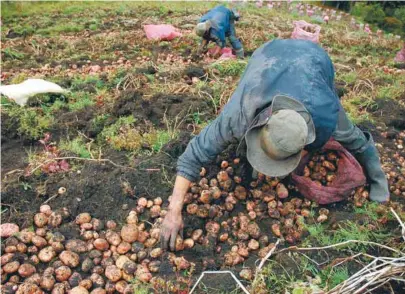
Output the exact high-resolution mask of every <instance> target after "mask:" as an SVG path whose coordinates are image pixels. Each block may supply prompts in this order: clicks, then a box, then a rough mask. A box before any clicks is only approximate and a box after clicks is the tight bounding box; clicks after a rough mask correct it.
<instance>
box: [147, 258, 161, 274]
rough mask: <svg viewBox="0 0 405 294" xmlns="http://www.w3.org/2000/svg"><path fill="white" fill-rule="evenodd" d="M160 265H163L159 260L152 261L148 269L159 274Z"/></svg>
mask: <svg viewBox="0 0 405 294" xmlns="http://www.w3.org/2000/svg"><path fill="white" fill-rule="evenodd" d="M160 264H161V262H160V261H159V260H154V261H151V262H150V263H149V264H148V269H149V271H150V272H152V273H157V272H159V269H160Z"/></svg>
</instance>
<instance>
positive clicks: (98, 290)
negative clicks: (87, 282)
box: [90, 288, 107, 294]
mask: <svg viewBox="0 0 405 294" xmlns="http://www.w3.org/2000/svg"><path fill="white" fill-rule="evenodd" d="M106 293H107V291H106V290H104V289H103V288H95V289H93V290H92V291H91V292H90V294H106Z"/></svg>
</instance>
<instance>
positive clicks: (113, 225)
mask: <svg viewBox="0 0 405 294" xmlns="http://www.w3.org/2000/svg"><path fill="white" fill-rule="evenodd" d="M106 227H107V229H109V230H114V229H115V228H116V227H117V223H116V222H115V221H113V220H109V221H107V223H106Z"/></svg>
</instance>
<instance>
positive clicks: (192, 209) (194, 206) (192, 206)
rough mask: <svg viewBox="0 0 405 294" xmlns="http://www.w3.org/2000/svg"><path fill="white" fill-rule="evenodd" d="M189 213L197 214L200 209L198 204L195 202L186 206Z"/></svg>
mask: <svg viewBox="0 0 405 294" xmlns="http://www.w3.org/2000/svg"><path fill="white" fill-rule="evenodd" d="M186 210H187V213H188V214H190V215H193V214H196V213H197V211H198V205H197V204H195V203H191V204H188V205H187V207H186Z"/></svg>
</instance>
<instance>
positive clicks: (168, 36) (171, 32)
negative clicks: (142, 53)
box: [143, 24, 182, 41]
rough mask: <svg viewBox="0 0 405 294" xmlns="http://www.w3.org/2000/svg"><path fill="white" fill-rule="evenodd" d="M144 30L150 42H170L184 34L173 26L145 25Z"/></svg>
mask: <svg viewBox="0 0 405 294" xmlns="http://www.w3.org/2000/svg"><path fill="white" fill-rule="evenodd" d="M143 29H144V31H145V33H146V37H147V38H148V39H149V40H151V39H152V40H166V41H170V40H173V39H174V38H177V37H180V36H181V35H182V34H181V33H180V31H179V30H178V29H176V28H175V27H174V26H172V25H166V24H162V25H144V26H143Z"/></svg>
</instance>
